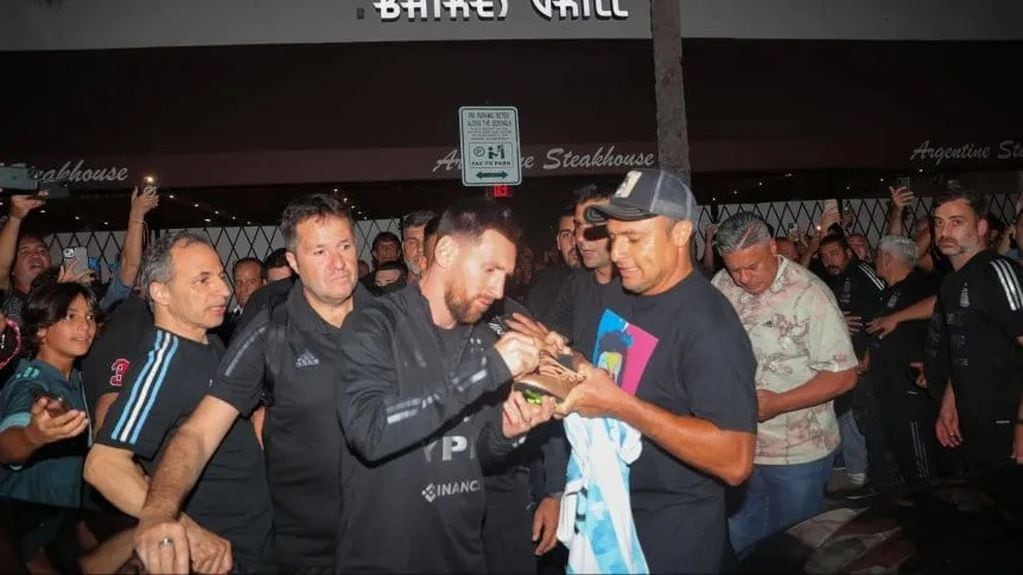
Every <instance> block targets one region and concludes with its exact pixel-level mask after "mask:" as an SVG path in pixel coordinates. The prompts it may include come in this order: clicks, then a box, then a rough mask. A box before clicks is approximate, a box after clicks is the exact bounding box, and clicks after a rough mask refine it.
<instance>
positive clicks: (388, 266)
mask: <svg viewBox="0 0 1023 575" xmlns="http://www.w3.org/2000/svg"><path fill="white" fill-rule="evenodd" d="M387 270H398V271H400V272H401V274H402V277H405V276H406V275H407V274H408V266H406V265H405V264H404V263H402V262H399V261H393V262H384V263H382V264H380V265H379V266H377V269H375V270H373V273H374V274H376V273H377V272H381V271H387Z"/></svg>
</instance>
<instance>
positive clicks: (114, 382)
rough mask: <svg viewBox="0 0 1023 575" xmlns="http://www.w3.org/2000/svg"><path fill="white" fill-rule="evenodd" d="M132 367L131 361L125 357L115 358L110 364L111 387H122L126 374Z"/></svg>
mask: <svg viewBox="0 0 1023 575" xmlns="http://www.w3.org/2000/svg"><path fill="white" fill-rule="evenodd" d="M129 369H131V362H130V361H128V360H127V359H125V358H123V357H119V358H117V359H115V360H114V363H111V364H110V381H109V383H110V387H121V385H122V384H123V383H124V375H125V374H126V373H128V370H129Z"/></svg>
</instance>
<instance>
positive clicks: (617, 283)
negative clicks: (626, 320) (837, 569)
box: [547, 268, 636, 357]
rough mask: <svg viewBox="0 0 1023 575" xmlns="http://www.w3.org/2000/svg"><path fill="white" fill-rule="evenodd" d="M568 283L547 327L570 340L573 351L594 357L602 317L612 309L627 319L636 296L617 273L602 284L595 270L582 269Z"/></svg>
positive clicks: (573, 274) (572, 275)
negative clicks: (626, 288)
mask: <svg viewBox="0 0 1023 575" xmlns="http://www.w3.org/2000/svg"><path fill="white" fill-rule="evenodd" d="M568 282H569V283H568V286H567V287H566V288H565V289H563V290H562V291H561V296H560V298H559V300H558V303H557V304H555V307H554V309H553V310H552V311H551V316H550V322H551V324H552V325H549V326H547V327H550V328H551V329H553V330H555V331H557V332H558V333H561V334H562V335H564V336H566V337H568V338H569V339H570V340H571V345H572V348H573V349H575V350H576V351H578V352H580V353H582V354H583V355H584V356H586V357H591V356H592V355H593V351H594V349H593V348H594V345H595V344H596V338H597V327H598V324H599V323H600V317H601V314H603V312H604V310H605V309H610V310H612V311H614V312H616V313H618V315H621V316H623V317H627V316H628V313H627V311H628V310H629V309H631V305H632V300H633V299H635V297H636V296H634V295H631V294H629V293H628V292H626V291H625V289H624V288H623V287H622V280H621V278H620V277H618V275H617V274H616V275H615V276H614V277H612V279H611V281H609V282H608V283H606V284H601V283H598V282H597V280H596V279H594V277H593V271H592V270H588V269H585V268H579V269H575V270H572V273H571V276H570V277H569V279H568Z"/></svg>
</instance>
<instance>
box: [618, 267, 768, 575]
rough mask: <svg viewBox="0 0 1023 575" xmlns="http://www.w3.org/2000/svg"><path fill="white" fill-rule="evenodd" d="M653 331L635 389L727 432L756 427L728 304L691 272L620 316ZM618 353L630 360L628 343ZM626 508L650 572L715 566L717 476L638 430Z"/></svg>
mask: <svg viewBox="0 0 1023 575" xmlns="http://www.w3.org/2000/svg"><path fill="white" fill-rule="evenodd" d="M627 319H628V320H629V321H630V323H632V324H633V325H635V326H636V327H638V328H640V329H642V330H644V331H646V332H648V333H650V334H651V335H653V336H654V337H656V338H657V343H656V346H655V347H654V351H653V353H652V355H650V358H649V361H648V363H647V365H646V367H645V368H644V370H643V372H642V375H641V377H640V379H639V387H638V388H637V391H636V397H638V398H639V399H642V400H643V401H646V402H649V403H652V404H654V405H656V406H658V407H661V408H663V409H665V410H667V411H670V412H672V413H675V414H677V415H685V416H693V417H698V418H701V419H706V420H708V421H710V422H711V423H713V424H714V425H716V426H717V427H719V428H721V429H725V430H730V431H741V432H744V433H756V430H757V399H756V387H755V386H756V384H755V380H754V378H755V375H756V359H755V357H754V355H753V348H752V346H751V344H750V340H749V336H748V335H747V333H746V330H745V329H744V328H743V326H742V323H740V321H739V318H738V316H737V315H736V313H735V308H733V307H732V305H731V303H729V302H728V300H727V299H725V297H724V296H723V295H722V294H721V292H719V291H718V290H717V289H715V288H714V287H713V286H712V285H711V284H710V282H709V281H708V280H707V279H706V278H705V277H703V275H702V274H700V273H698V272H695V271H694V272H693V273H691V274H689V276H687V277H686V278H685V279H684V280H682V281H681V282H680V283H679V284H677V285H676V286H674V287H672V288H671V289H669V290H668V291H666V292H664V293H662V294H658V295H654V296H637V297H635V298H634V300H633V305H632V314H631V316H629V317H628V318H627ZM628 353H629V356H628V357H627V358H626V359H625V360H624V361H625V362H626V363H627V362H630V361H634V358H633V355H632V353H633V352H632V350H630V351H629V352H628ZM630 494H631V498H632V515H633V518H634V519H635V521H636V531H637V533H638V535H639V542H640V545H641V546H642V547H643V552H644V554H645V555H646V559H647V562H648V564H649V565H650V570H651V571H652V572H677V571H679V570H683V571H687V572H694V573H702V572H717V571H720V569H721V560H722V557H723V554H724V549H725V540H726V539H725V538H726V531H727V526H726V523H725V486H724V484H723V483H722V482H721V481H719V480H717V479H715V478H713V477H711V476H709V475H707V474H706V473H704V472H702V471H699V470H697V469H694V468H693V467H691V466H689V465H688V464H686V463H683V462H682V461H680V460H678V459H676V458H675V457H674V456H672V455H671V454H669V453H668V452H667V451H665V450H664V449H662V448H660V447H659V446H658V445H657V444H656V443H654V442H653V441H651V440H649V439H648V438H646V437H645V436H644V437H643V452H642V454H641V455H640V456H639V459H637V460H636V461H635V462H633V464H632V473H631V477H630Z"/></svg>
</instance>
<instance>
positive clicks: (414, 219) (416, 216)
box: [401, 210, 437, 232]
mask: <svg viewBox="0 0 1023 575" xmlns="http://www.w3.org/2000/svg"><path fill="white" fill-rule="evenodd" d="M436 217H437V213H436V212H434V211H433V210H416V211H414V212H409V213H408V214H407V215H406V216H405V219H403V220H402V222H401V230H402V232H404V231H405V230H407V229H408V228H418V227H419V226H425V225H426V224H428V223H430V220H432V219H433V218H436Z"/></svg>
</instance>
